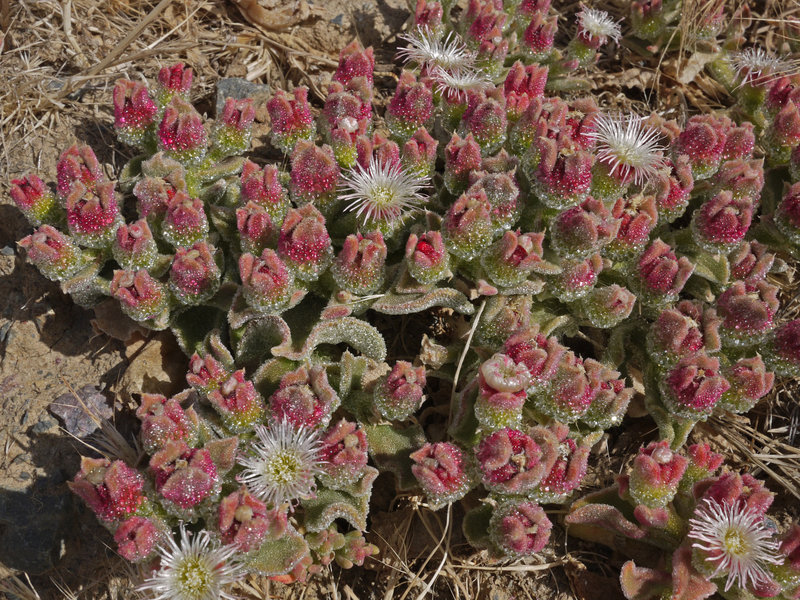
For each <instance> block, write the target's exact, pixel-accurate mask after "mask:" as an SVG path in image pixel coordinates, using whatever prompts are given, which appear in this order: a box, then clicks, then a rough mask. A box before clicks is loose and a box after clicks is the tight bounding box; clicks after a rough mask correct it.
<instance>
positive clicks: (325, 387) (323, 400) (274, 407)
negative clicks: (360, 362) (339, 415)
mask: <svg viewBox="0 0 800 600" xmlns="http://www.w3.org/2000/svg"><path fill="white" fill-rule="evenodd" d="M338 407H339V396H338V395H337V394H336V392H335V391H334V390H333V388H332V387H331V385H330V384H329V383H328V375H327V373H326V372H325V369H324V368H323V367H311V368H310V369H307V368H306V367H299V368H298V369H296V370H294V371H291V372H290V373H287V374H286V375H284V376H283V377H282V378H281V382H280V384H279V386H278V389H277V390H276V391H275V393H273V394H272V396H270V398H269V408H270V411H271V412H272V416H273V417H274V418H275V420H276V421H278V422H281V421H287V422H288V423H290V424H291V425H293V426H294V427H303V426H305V427H311V428H317V427H324V426H326V425H327V424H328V422H329V421H330V419H331V415H332V414H333V411H335V410H336V409H337V408H338Z"/></svg>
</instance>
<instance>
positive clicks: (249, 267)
mask: <svg viewBox="0 0 800 600" xmlns="http://www.w3.org/2000/svg"><path fill="white" fill-rule="evenodd" d="M239 277H240V278H241V280H242V294H243V295H244V297H245V300H247V303H248V304H249V305H250V306H252V307H253V308H255V309H256V310H257V311H260V312H263V313H265V314H274V313H276V312H280V311H282V310H283V309H284V308H286V307H287V305H288V304H289V302H290V300H291V298H292V294H293V293H294V276H293V275H292V273H291V272H290V271H289V269H288V268H287V267H286V264H285V263H284V262H283V261H282V260H281V259H280V258H279V257H278V254H277V253H276V252H275V251H274V250H272V249H271V248H265V249H264V250H263V252H262V253H261V256H260V257H255V256H254V255H252V254H250V253H249V252H246V253H244V254H242V255H241V256H240V257H239Z"/></svg>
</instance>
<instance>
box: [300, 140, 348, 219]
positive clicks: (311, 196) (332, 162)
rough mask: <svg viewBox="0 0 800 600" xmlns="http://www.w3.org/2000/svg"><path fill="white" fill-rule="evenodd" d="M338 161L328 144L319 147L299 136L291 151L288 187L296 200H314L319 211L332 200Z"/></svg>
mask: <svg viewBox="0 0 800 600" xmlns="http://www.w3.org/2000/svg"><path fill="white" fill-rule="evenodd" d="M338 181H339V165H338V164H336V158H335V157H334V155H333V150H332V149H331V147H330V146H328V145H325V146H322V147H321V148H320V147H319V146H317V145H316V144H314V143H313V142H309V141H308V140H299V141H298V142H297V145H296V146H295V148H294V151H293V152H292V174H291V182H290V184H289V191H290V192H291V194H292V199H293V200H294V201H295V202H297V203H299V204H308V203H312V204H314V205H315V206H316V207H317V208H318V209H320V210H322V211H328V210H331V209H332V207H333V205H334V204H335V203H336V200H337V194H336V184H337V182H338Z"/></svg>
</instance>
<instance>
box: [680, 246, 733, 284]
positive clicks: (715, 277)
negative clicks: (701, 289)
mask: <svg viewBox="0 0 800 600" xmlns="http://www.w3.org/2000/svg"><path fill="white" fill-rule="evenodd" d="M689 256H690V258H691V259H692V262H693V263H694V274H695V275H699V276H700V277H703V278H704V279H708V280H709V281H711V282H712V283H716V284H717V285H725V284H726V283H727V282H728V279H729V278H730V275H731V268H730V265H729V264H728V257H727V256H725V255H724V254H711V253H710V252H705V251H702V250H701V251H699V252H697V253H695V254H690V255H689Z"/></svg>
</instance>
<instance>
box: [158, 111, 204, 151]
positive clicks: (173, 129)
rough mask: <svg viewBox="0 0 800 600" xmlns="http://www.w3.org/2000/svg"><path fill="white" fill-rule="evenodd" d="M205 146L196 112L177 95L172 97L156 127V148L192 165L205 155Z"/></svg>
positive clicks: (201, 126) (198, 114)
mask: <svg viewBox="0 0 800 600" xmlns="http://www.w3.org/2000/svg"><path fill="white" fill-rule="evenodd" d="M207 145H208V137H207V136H206V130H205V127H204V126H203V119H202V117H201V116H200V113H198V112H197V111H196V110H195V108H194V106H192V105H191V104H189V103H188V102H187V101H186V100H183V99H182V98H181V97H180V96H174V97H173V98H172V100H170V102H169V104H168V105H167V107H166V109H165V110H164V116H163V117H162V118H161V123H160V124H159V126H158V146H159V149H160V150H162V151H163V152H164V153H165V154H166V155H167V156H169V157H170V158H174V159H175V160H177V161H178V162H180V163H182V164H183V163H186V164H189V165H194V164H197V163H199V162H200V161H202V160H203V158H204V157H205V154H206V146H207Z"/></svg>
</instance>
